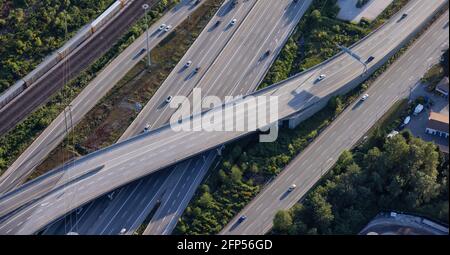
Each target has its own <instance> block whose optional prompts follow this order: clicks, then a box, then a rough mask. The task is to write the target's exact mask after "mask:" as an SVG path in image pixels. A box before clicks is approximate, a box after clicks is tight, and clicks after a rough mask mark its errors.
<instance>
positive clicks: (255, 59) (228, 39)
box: [52, 0, 311, 234]
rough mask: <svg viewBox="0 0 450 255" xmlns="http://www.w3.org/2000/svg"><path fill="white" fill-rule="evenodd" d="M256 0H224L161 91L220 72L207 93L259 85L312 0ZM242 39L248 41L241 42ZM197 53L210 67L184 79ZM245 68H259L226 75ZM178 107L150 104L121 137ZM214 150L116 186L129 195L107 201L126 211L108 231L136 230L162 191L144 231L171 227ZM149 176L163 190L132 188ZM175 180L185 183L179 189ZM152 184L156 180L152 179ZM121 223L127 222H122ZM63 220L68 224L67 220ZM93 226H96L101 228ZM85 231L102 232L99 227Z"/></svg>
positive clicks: (191, 84) (155, 124) (164, 119)
mask: <svg viewBox="0 0 450 255" xmlns="http://www.w3.org/2000/svg"><path fill="white" fill-rule="evenodd" d="M255 3H256V2H252V1H247V2H244V3H243V4H241V5H240V6H238V7H237V8H236V10H233V9H231V8H230V2H229V1H228V2H225V4H224V5H223V7H222V8H221V10H219V12H218V13H217V15H216V16H215V17H214V18H213V19H212V20H211V21H210V23H209V24H208V25H207V26H206V29H205V30H204V31H203V32H202V34H201V35H200V36H199V38H198V39H197V41H196V42H195V43H194V45H193V46H192V47H191V49H190V50H189V51H188V52H187V53H186V55H185V56H184V58H183V59H182V60H181V61H180V63H179V65H178V66H177V67H175V69H174V71H173V72H172V73H171V75H170V76H169V77H168V79H167V80H166V81H165V82H164V84H163V85H162V87H161V91H162V90H164V89H167V90H168V91H169V92H166V93H168V95H185V96H188V95H189V93H190V92H191V91H190V90H189V88H192V87H199V82H203V84H205V82H204V80H205V79H207V78H211V77H218V76H220V75H222V76H224V77H223V78H221V79H218V82H215V83H210V84H209V87H207V86H202V88H203V89H205V90H206V89H208V90H209V89H212V92H210V93H208V94H209V95H211V94H212V95H217V96H220V97H223V96H225V95H236V94H237V93H238V92H239V91H242V89H243V88H245V91H251V90H253V89H254V88H256V86H257V85H258V83H259V80H260V79H262V77H263V76H264V73H265V71H266V70H267V69H268V68H269V66H270V64H271V63H272V61H273V60H274V59H275V57H276V55H277V53H278V51H279V50H280V49H281V47H282V45H283V43H284V41H285V40H286V39H287V38H288V35H289V34H290V32H292V31H293V29H294V27H295V26H296V24H297V23H298V21H299V19H300V18H301V16H302V14H303V13H304V12H305V11H306V9H307V7H308V6H309V4H310V3H311V1H304V2H303V3H302V4H298V5H292V2H291V1H290V0H283V1H279V2H277V3H276V4H275V5H274V4H273V3H272V2H270V1H259V2H258V4H257V5H256V6H255V5H254V4H255ZM241 8H244V9H245V11H244V12H242V14H241V15H238V13H239V12H238V11H239V9H241ZM226 11H228V12H226ZM234 12H236V13H234ZM269 12H271V14H272V15H267V13H269ZM233 18H235V19H236V20H239V22H237V24H236V29H235V30H233V31H228V30H230V26H229V25H228V24H224V25H223V29H222V28H220V27H216V28H215V29H212V28H213V27H214V24H216V22H217V21H218V20H220V21H222V22H223V20H231V19H233ZM217 29H218V30H217ZM214 30H217V31H218V32H220V33H219V34H217V33H213V32H214ZM217 37H219V39H220V40H217ZM207 40H215V43H214V44H208V43H204V42H205V41H207ZM243 41H244V43H242V42H243ZM200 45H201V46H200ZM241 45H244V47H241ZM237 46H239V49H240V52H237V51H236V47H237ZM247 46H249V47H247ZM269 49H270V50H271V51H272V52H273V53H272V54H271V56H268V57H267V58H266V59H264V61H259V59H260V58H261V56H262V55H263V54H264V52H265V51H266V50H269ZM218 50H219V52H218ZM204 52H211V54H214V55H216V56H215V58H212V59H211V58H205V57H204V56H202V54H203V53H204ZM231 54H235V55H239V58H230V57H229V56H230V55H231ZM197 56H201V57H202V58H201V59H200V58H199V59H200V60H201V61H200V63H198V65H200V66H201V67H202V68H204V69H206V70H207V71H205V74H204V76H203V77H201V78H198V79H189V80H185V79H184V78H185V75H186V73H185V72H180V71H179V70H183V69H184V67H183V66H184V64H185V63H186V62H187V61H193V63H195V61H194V60H195V59H196V57H197ZM193 59H194V60H193ZM224 61H227V63H226V70H227V72H224V71H223V70H225V69H224V68H222V69H220V68H212V67H217V66H220V65H222V63H223V62H224ZM245 69H247V70H253V71H255V73H256V70H258V71H259V72H258V73H257V74H256V75H253V76H252V75H246V76H244V77H243V81H246V82H245V84H244V82H242V80H241V81H240V82H238V83H236V82H235V81H234V82H233V81H231V82H230V80H227V79H226V77H227V76H226V75H227V74H228V73H230V72H241V71H242V70H245ZM255 76H256V77H255ZM173 82H183V84H182V85H181V86H180V85H179V84H175V83H173ZM244 86H245V87H244ZM180 87H181V88H185V90H182V91H179V90H180ZM186 88H187V89H186ZM214 89H216V90H217V89H219V90H220V92H217V93H214ZM164 99H165V98H164V94H162V97H154V98H153V99H152V101H151V102H150V103H149V104H148V105H149V106H151V105H152V103H153V105H159V104H160V102H161V101H164ZM174 111H175V110H173V109H167V108H165V110H164V111H160V109H158V108H157V109H151V108H150V107H146V108H145V109H144V110H143V111H142V112H141V114H140V115H139V116H138V117H137V119H136V120H137V121H136V122H141V125H132V127H131V128H130V129H129V130H128V132H126V133H125V134H124V135H123V136H122V138H121V140H125V139H126V138H129V136H132V135H136V134H138V133H140V132H141V131H142V129H143V128H144V126H145V125H146V124H147V123H149V124H150V125H151V126H152V127H158V126H161V125H162V124H166V123H167V122H168V121H169V118H170V116H171V115H172V113H173V112H174ZM148 119H150V121H148V122H146V120H148ZM151 120H155V121H156V122H152V121H151ZM136 122H135V123H136ZM215 155H216V152H215V151H211V152H208V153H205V154H204V155H201V156H198V157H197V158H195V159H193V160H191V161H189V162H184V163H182V164H180V165H179V166H177V167H176V168H175V169H174V170H173V171H172V170H171V169H167V170H164V172H165V174H163V175H159V176H160V177H159V178H160V179H166V180H162V181H161V180H160V179H158V180H155V179H154V178H153V177H152V176H149V177H146V178H144V179H142V180H141V181H137V182H134V183H132V184H129V185H127V186H126V187H123V188H121V189H119V190H117V191H116V192H118V193H120V194H125V193H126V192H128V193H129V196H125V195H123V196H120V197H117V198H114V199H113V202H112V203H111V206H108V207H107V208H106V209H105V212H104V213H105V214H110V213H109V212H110V211H111V210H114V207H113V204H116V203H118V204H123V208H125V209H124V210H123V211H122V212H121V213H117V214H114V215H113V216H116V217H117V219H115V220H114V221H115V222H116V223H115V224H111V225H110V227H111V228H114V230H111V231H109V233H112V234H115V233H117V231H120V230H121V229H122V228H125V229H127V233H133V231H134V230H135V229H136V228H137V227H138V226H137V225H136V224H135V222H142V221H144V217H143V215H147V214H148V213H149V212H150V210H152V208H153V205H152V204H151V203H152V202H153V200H154V199H152V198H153V196H159V194H161V193H164V194H166V195H165V196H164V197H163V198H162V199H161V205H160V206H159V208H158V210H157V211H156V213H155V216H154V217H153V218H152V220H151V221H150V225H149V228H148V229H147V230H146V231H145V233H146V234H168V233H170V232H171V230H172V229H173V227H174V226H175V224H176V222H177V219H178V217H179V216H180V215H181V213H182V212H183V210H184V208H185V207H186V206H187V204H188V202H189V201H190V198H191V197H192V196H193V194H194V192H195V190H196V188H197V187H198V185H199V184H200V182H201V180H202V178H203V176H204V175H205V173H206V172H207V170H208V169H209V168H210V164H211V163H212V162H213V159H214V158H215ZM147 179H152V180H154V182H157V183H156V184H155V185H159V186H160V188H159V190H158V192H155V193H154V194H149V193H148V192H146V190H139V192H131V191H134V190H135V189H134V188H133V187H134V186H141V185H142V183H147ZM174 184H180V185H179V187H177V188H175V189H174V188H173V185H174ZM147 185H151V186H153V184H152V183H149V184H147ZM123 190H127V191H123ZM131 197H132V198H131ZM133 200H140V201H142V202H141V204H140V207H138V208H136V207H132V206H133V204H132V201H133ZM101 201H102V202H103V201H105V200H103V199H102V200H101ZM145 201H147V202H148V203H147V202H145ZM127 208H133V210H128V209H127ZM123 213H125V214H126V216H125V215H123ZM83 215H84V217H96V216H97V215H98V213H97V212H92V215H93V216H90V215H91V214H90V213H85V214H83ZM119 217H123V218H126V219H127V222H124V221H123V220H121V219H120V218H119ZM133 219H135V220H133ZM66 222H67V221H66ZM128 222H133V224H132V225H130V224H128ZM121 223H122V228H120V226H121V225H120V224H121ZM58 224H64V222H61V223H58ZM69 224H71V222H69ZM59 229H60V230H66V229H67V228H62V227H60V228H59ZM93 230H94V231H95V230H97V229H93ZM52 233H53V232H52ZM82 233H91V234H101V233H96V232H82ZM102 233H104V232H102Z"/></svg>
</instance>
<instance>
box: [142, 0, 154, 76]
mask: <svg viewBox="0 0 450 255" xmlns="http://www.w3.org/2000/svg"><path fill="white" fill-rule="evenodd" d="M148 8H150V6H149V5H148V4H144V5H142V9H144V16H145V25H146V35H145V36H146V44H147V68H148V69H149V70H150V66H151V65H152V60H151V57H150V45H149V44H150V43H149V27H148V17H147V10H148Z"/></svg>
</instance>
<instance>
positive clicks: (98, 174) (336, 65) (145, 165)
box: [0, 0, 446, 234]
mask: <svg viewBox="0 0 450 255" xmlns="http://www.w3.org/2000/svg"><path fill="white" fill-rule="evenodd" d="M444 2H446V1H438V0H436V1H433V2H431V3H430V2H427V3H424V2H423V1H412V2H411V3H410V4H409V5H408V6H407V7H406V8H407V11H408V13H409V14H410V15H409V17H410V18H408V19H405V20H403V21H402V24H401V25H399V24H398V23H397V20H396V19H398V18H399V16H395V17H394V19H393V20H391V21H390V22H389V23H387V24H386V25H385V26H383V27H382V28H381V29H380V30H378V31H377V32H376V33H374V34H372V35H371V36H370V37H368V38H367V39H365V40H363V41H362V42H360V43H359V44H357V45H355V46H354V47H353V49H354V50H355V51H356V52H358V53H359V54H360V55H361V56H362V57H364V58H368V57H369V56H374V57H375V58H376V59H377V60H376V61H373V62H372V63H373V64H370V65H369V73H370V72H373V70H372V69H373V68H372V67H373V65H375V64H379V62H380V61H382V60H383V61H385V60H386V59H385V58H386V56H388V55H389V54H391V53H392V52H393V51H395V50H396V49H397V48H398V46H399V45H401V44H403V43H404V42H405V40H406V39H408V38H409V37H410V35H411V34H412V33H413V32H415V31H416V30H417V29H416V28H417V27H418V26H420V25H421V24H423V23H424V21H426V20H427V19H428V18H429V16H430V15H431V14H432V13H434V12H435V10H437V8H438V7H440V6H441V4H442V3H444ZM359 65H360V64H359V63H357V62H355V61H354V60H353V59H351V58H350V57H349V56H346V55H342V54H341V55H339V56H337V57H336V58H334V59H333V60H331V61H328V62H327V63H326V64H324V65H321V66H319V67H316V68H313V69H311V70H309V71H308V72H307V73H309V74H310V76H307V75H305V74H302V75H299V76H296V77H294V78H291V79H289V80H287V81H285V82H282V83H280V84H277V85H275V86H272V87H270V88H268V89H265V90H263V91H260V92H257V93H255V95H276V96H278V98H279V101H280V107H279V109H280V111H279V116H280V118H284V117H287V116H290V115H292V114H294V113H295V112H298V111H299V110H301V109H305V107H309V106H311V105H313V104H314V103H316V102H319V101H320V99H321V98H323V97H325V98H326V96H327V95H329V94H331V93H332V92H334V91H337V90H338V89H339V88H341V87H342V86H344V85H346V84H347V83H349V82H351V81H353V80H355V79H360V78H361V77H360V75H361V73H362V68H361V67H360V66H359ZM321 73H326V74H327V76H328V78H327V79H325V80H324V81H322V82H321V83H320V84H319V85H318V84H316V83H315V82H314V81H315V80H316V77H317V76H318V75H319V74H321ZM248 100H249V99H245V100H243V101H242V102H240V103H239V105H238V106H242V105H244V104H245V103H246V102H248ZM238 109H239V108H238ZM216 112H217V109H214V110H211V111H209V112H207V113H205V114H204V115H203V117H209V116H210V115H213V114H214V113H216ZM237 118H238V119H245V118H247V119H252V118H255V116H249V115H248V114H247V112H246V111H240V112H239V113H238V114H237ZM196 120H197V118H194V121H196ZM216 125H221V123H216ZM246 133H247V132H226V133H224V132H208V133H205V132H175V131H173V130H172V129H171V128H170V127H169V126H167V127H163V128H161V129H157V130H155V131H153V132H150V133H147V134H143V135H140V136H138V137H135V138H132V139H130V140H127V141H125V142H123V143H120V144H117V145H114V146H111V147H109V148H106V149H103V150H101V151H98V152H96V153H93V154H90V155H88V156H86V157H84V158H82V159H80V160H77V161H75V162H73V163H71V165H69V166H67V167H66V168H61V170H56V171H54V172H52V173H49V174H47V175H45V176H43V177H41V178H39V179H36V180H35V181H34V182H31V183H29V184H26V185H24V186H23V187H22V188H20V189H18V190H15V191H13V192H11V193H8V194H6V195H4V196H3V197H2V198H1V201H0V204H1V205H2V208H3V210H2V211H1V212H0V214H1V215H2V216H4V215H6V214H8V213H9V212H12V211H13V210H16V211H15V213H14V215H10V216H9V217H7V218H6V219H5V220H3V222H2V223H1V226H0V232H1V233H7V234H14V233H15V234H25V233H34V232H35V231H37V230H38V229H40V228H41V227H43V226H45V225H46V224H48V223H49V222H51V221H53V220H55V219H57V218H59V217H60V216H62V214H64V213H65V212H68V211H70V210H73V209H75V208H77V207H78V206H80V205H82V204H85V203H87V202H88V201H90V200H92V199H93V198H96V197H98V196H99V195H101V194H105V193H107V192H109V191H111V190H113V189H114V187H119V186H121V185H123V184H125V183H127V182H131V181H133V180H136V179H138V178H140V177H142V176H143V175H147V174H149V173H151V172H154V171H157V170H159V169H161V168H162V167H163V166H167V165H171V164H173V163H177V162H180V161H181V160H183V159H186V158H188V157H190V156H193V155H196V154H198V153H199V152H202V151H205V150H207V149H210V148H213V147H215V146H218V145H220V144H223V143H225V142H228V141H230V140H233V139H237V138H239V137H241V136H243V135H245V134H246ZM198 137H202V138H201V139H199V138H198ZM55 173H56V174H64V178H62V179H61V180H59V181H58V183H57V185H55V186H54V189H53V190H52V191H51V192H49V193H47V194H46V196H45V197H41V198H40V197H39V196H38V195H34V193H31V194H30V196H29V197H27V198H26V199H25V200H22V199H20V197H21V196H22V195H21V194H23V193H26V192H29V191H30V190H32V189H36V190H37V192H38V191H39V189H40V188H39V184H41V183H42V182H44V181H47V177H49V179H50V180H51V179H52V176H54V175H55ZM37 192H36V193H37ZM33 199H37V200H33ZM61 201H64V203H62V202H61ZM27 203H29V204H27ZM24 205H27V206H25V207H22V208H19V207H21V206H24Z"/></svg>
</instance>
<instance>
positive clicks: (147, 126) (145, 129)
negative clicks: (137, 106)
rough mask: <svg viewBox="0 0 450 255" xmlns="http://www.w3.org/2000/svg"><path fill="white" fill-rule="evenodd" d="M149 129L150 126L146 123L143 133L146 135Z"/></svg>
mask: <svg viewBox="0 0 450 255" xmlns="http://www.w3.org/2000/svg"><path fill="white" fill-rule="evenodd" d="M150 128H151V126H150V124H148V123H147V125H145V127H144V133H147V132H148V131H150Z"/></svg>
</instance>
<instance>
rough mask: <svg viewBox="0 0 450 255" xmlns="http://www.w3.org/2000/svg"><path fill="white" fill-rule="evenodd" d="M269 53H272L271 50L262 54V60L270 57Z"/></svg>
mask: <svg viewBox="0 0 450 255" xmlns="http://www.w3.org/2000/svg"><path fill="white" fill-rule="evenodd" d="M271 53H272V51H271V50H267V51H266V52H265V53H264V58H267V57H268V56H270V54H271Z"/></svg>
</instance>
